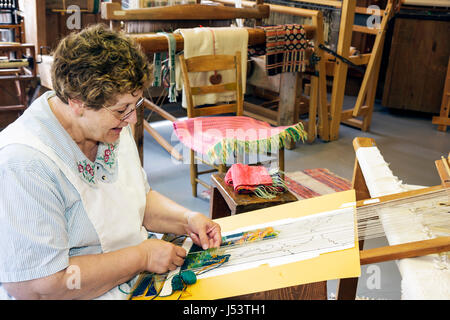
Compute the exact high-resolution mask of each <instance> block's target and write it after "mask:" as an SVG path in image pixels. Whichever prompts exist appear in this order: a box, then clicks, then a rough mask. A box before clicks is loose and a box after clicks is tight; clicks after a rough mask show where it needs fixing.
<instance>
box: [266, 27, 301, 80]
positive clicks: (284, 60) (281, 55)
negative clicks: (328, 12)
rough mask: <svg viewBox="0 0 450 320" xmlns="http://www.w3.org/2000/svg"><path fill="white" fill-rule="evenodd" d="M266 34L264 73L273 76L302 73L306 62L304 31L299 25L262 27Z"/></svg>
mask: <svg viewBox="0 0 450 320" xmlns="http://www.w3.org/2000/svg"><path fill="white" fill-rule="evenodd" d="M262 29H264V32H265V34H266V71H267V75H269V76H273V75H276V74H279V73H283V72H304V71H305V68H306V65H307V63H308V60H307V59H306V49H307V47H308V41H307V39H306V31H305V29H304V28H303V26H302V25H300V24H286V25H279V26H269V27H262Z"/></svg>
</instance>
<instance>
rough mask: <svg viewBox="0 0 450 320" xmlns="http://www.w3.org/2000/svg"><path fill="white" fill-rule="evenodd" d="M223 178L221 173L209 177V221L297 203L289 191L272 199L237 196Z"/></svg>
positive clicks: (246, 195)
mask: <svg viewBox="0 0 450 320" xmlns="http://www.w3.org/2000/svg"><path fill="white" fill-rule="evenodd" d="M224 178H225V174H223V173H217V174H213V175H212V176H211V181H212V190H211V200H210V206H209V216H210V217H211V219H218V218H222V217H228V216H230V215H235V214H238V213H243V212H248V211H253V210H257V209H263V208H268V207H272V206H276V205H279V204H283V203H288V202H293V201H297V198H296V197H295V196H294V195H293V194H292V193H290V192H289V191H287V192H285V193H283V194H281V195H279V196H277V197H275V198H273V199H262V198H258V197H257V196H255V195H249V194H237V193H235V192H234V189H233V187H231V186H229V185H227V184H226V183H225V181H224Z"/></svg>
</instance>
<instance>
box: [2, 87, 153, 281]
mask: <svg viewBox="0 0 450 320" xmlns="http://www.w3.org/2000/svg"><path fill="white" fill-rule="evenodd" d="M52 95H54V92H46V93H45V94H43V95H42V96H41V97H39V98H38V99H36V100H35V101H34V102H33V104H32V105H31V106H30V107H29V108H28V109H27V110H26V111H25V112H24V114H23V115H22V116H21V117H20V118H19V119H18V120H17V121H24V123H26V126H27V128H28V129H29V130H30V131H31V132H33V133H34V134H35V136H37V137H39V138H40V139H41V140H42V141H43V142H44V143H45V144H46V145H47V146H49V147H51V148H52V149H53V150H54V151H55V152H56V154H57V155H58V156H59V157H60V158H61V159H62V160H63V161H64V162H65V163H69V164H70V166H71V167H73V170H74V171H75V172H77V173H78V174H79V175H80V176H82V177H83V178H84V181H85V182H86V183H87V184H88V185H90V186H91V188H92V190H93V191H95V188H97V185H96V180H97V179H103V180H105V181H109V182H113V181H115V179H116V178H117V159H116V158H115V154H116V151H117V149H118V148H120V143H119V142H117V143H116V144H115V145H108V144H103V143H101V144H100V145H99V148H98V153H97V158H96V160H95V162H91V161H90V160H89V159H87V157H86V156H85V155H84V154H83V153H82V152H81V150H80V149H79V147H78V146H77V144H76V143H75V142H74V141H73V139H72V138H71V137H70V135H69V134H68V133H67V132H66V130H65V129H64V128H63V127H62V126H61V124H60V123H59V121H58V120H57V119H56V117H55V115H54V114H53V112H52V111H51V109H50V106H49V105H48V98H50V97H51V96H52ZM127 129H128V130H130V128H129V127H128V128H127ZM0 135H1V132H0ZM149 190H150V186H149V185H148V183H147V184H146V192H148V191H149ZM101 252H102V250H101V246H100V240H99V238H98V236H97V233H96V231H95V229H94V226H93V225H92V223H91V222H90V220H89V218H88V216H87V213H86V211H85V210H84V207H83V204H82V202H81V198H80V195H79V193H78V191H77V190H76V189H75V187H74V186H73V185H72V184H71V183H70V181H69V180H68V179H67V178H66V176H65V175H64V174H63V172H62V171H61V170H60V169H59V168H58V167H57V166H56V164H55V163H54V162H53V161H52V160H50V158H48V157H47V156H46V155H44V154H43V153H41V152H40V151H38V150H36V149H33V148H31V147H29V146H25V145H19V144H13V145H8V146H6V147H4V148H2V149H0V282H18V281H25V280H31V279H36V278H42V277H45V276H49V275H52V274H54V273H56V272H58V271H61V270H63V269H65V268H67V267H68V266H69V257H71V256H78V255H86V254H96V253H101ZM0 288H1V286H0Z"/></svg>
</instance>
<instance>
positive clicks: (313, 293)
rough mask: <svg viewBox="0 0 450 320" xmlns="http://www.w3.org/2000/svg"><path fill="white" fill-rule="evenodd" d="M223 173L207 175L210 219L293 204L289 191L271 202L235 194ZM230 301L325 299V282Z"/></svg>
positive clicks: (253, 294) (269, 291) (260, 293)
mask: <svg viewBox="0 0 450 320" xmlns="http://www.w3.org/2000/svg"><path fill="white" fill-rule="evenodd" d="M224 178H225V174H223V173H217V174H213V175H212V176H211V180H212V194H211V200H210V207H209V208H210V210H209V215H210V217H211V219H217V218H222V217H226V216H230V215H234V214H239V213H244V212H247V211H252V210H257V209H263V208H268V207H272V206H276V205H279V204H283V203H288V202H293V201H297V198H296V197H295V196H294V195H293V194H292V193H290V192H289V191H287V192H285V193H283V194H282V195H280V196H278V197H276V198H273V199H261V198H258V197H256V196H251V195H248V194H237V193H235V192H234V189H233V188H232V187H230V186H229V185H227V184H226V183H225V181H224ZM229 299H231V300H326V299H327V282H326V281H320V282H315V283H308V284H303V285H298V286H292V287H288V288H281V289H274V290H268V291H263V292H257V293H251V294H246V295H242V296H236V297H232V298H229Z"/></svg>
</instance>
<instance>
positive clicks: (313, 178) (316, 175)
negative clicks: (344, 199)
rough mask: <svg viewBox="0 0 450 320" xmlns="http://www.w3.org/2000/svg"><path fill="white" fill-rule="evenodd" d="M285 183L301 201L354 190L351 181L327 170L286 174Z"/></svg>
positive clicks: (319, 169) (308, 170)
mask: <svg viewBox="0 0 450 320" xmlns="http://www.w3.org/2000/svg"><path fill="white" fill-rule="evenodd" d="M285 182H286V185H287V186H288V188H289V191H291V192H292V193H293V194H294V195H295V196H296V197H297V198H298V199H299V200H301V199H308V198H313V197H318V196H322V195H325V194H330V193H334V192H340V191H345V190H350V189H351V188H352V184H351V182H350V181H348V180H347V179H344V178H341V177H339V176H337V175H335V174H334V173H333V172H331V171H330V170H328V169H325V168H317V169H306V170H302V171H295V172H286V174H285Z"/></svg>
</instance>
